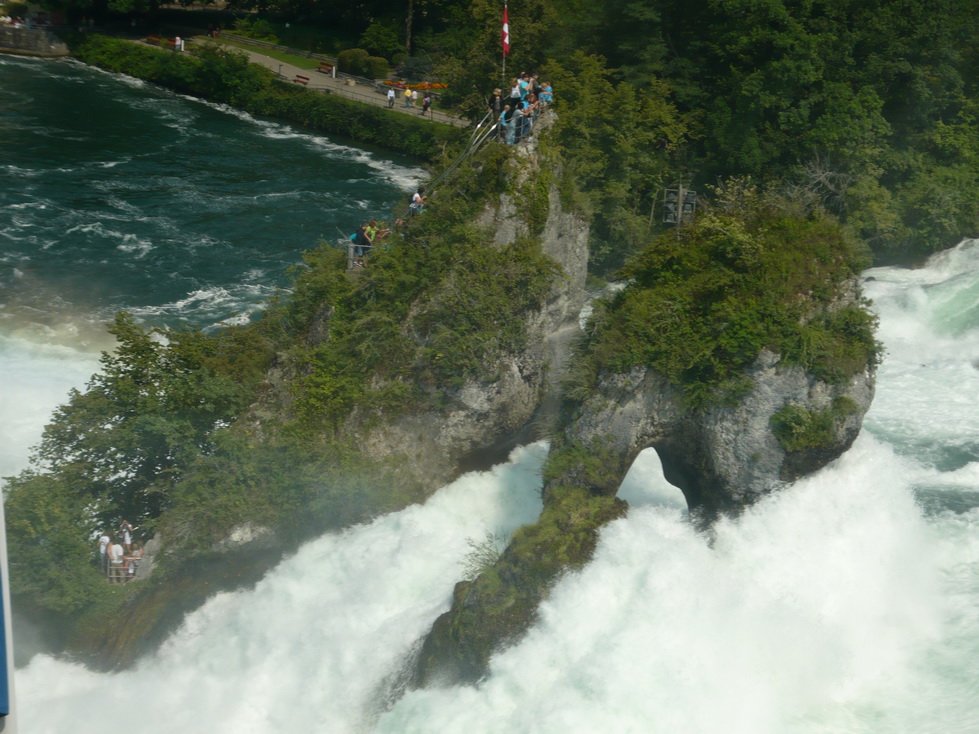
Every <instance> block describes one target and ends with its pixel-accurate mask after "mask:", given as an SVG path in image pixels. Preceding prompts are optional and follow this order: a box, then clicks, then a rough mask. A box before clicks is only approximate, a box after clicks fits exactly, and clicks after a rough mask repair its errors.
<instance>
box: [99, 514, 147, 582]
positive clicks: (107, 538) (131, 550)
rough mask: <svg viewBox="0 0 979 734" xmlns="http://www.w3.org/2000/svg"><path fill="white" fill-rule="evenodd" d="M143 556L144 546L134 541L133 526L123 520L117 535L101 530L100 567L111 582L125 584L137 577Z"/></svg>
mask: <svg viewBox="0 0 979 734" xmlns="http://www.w3.org/2000/svg"><path fill="white" fill-rule="evenodd" d="M142 558H143V547H142V546H141V545H140V544H139V543H134V542H133V526H132V525H130V524H129V521H128V520H123V521H122V523H120V525H119V530H118V531H117V533H116V535H115V536H112V535H110V534H109V532H108V531H107V530H102V531H100V532H99V568H100V569H101V570H102V573H103V574H105V577H106V578H107V579H108V580H109V583H110V584H123V583H126V582H127V581H132V580H133V579H134V578H136V568H137V567H138V566H139V562H140V560H141V559H142Z"/></svg>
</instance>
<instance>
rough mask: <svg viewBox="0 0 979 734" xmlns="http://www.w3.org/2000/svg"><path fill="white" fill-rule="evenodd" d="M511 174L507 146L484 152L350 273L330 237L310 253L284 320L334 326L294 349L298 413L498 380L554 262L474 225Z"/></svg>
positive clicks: (520, 342)
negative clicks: (500, 363) (502, 360)
mask: <svg viewBox="0 0 979 734" xmlns="http://www.w3.org/2000/svg"><path fill="white" fill-rule="evenodd" d="M512 175H513V162H509V163H508V160H507V157H506V156H505V154H504V151H501V150H500V149H499V148H488V149H486V150H484V151H482V152H481V153H480V155H479V156H478V157H477V158H476V159H475V162H474V164H473V165H471V166H467V167H466V168H465V169H464V170H461V171H459V172H458V173H457V174H456V175H455V176H454V177H453V178H451V179H449V180H448V181H446V182H444V183H443V184H442V186H441V187H440V190H439V192H438V195H437V196H435V197H434V198H433V199H432V201H431V202H430V204H429V206H428V207H427V210H426V212H425V215H424V216H421V217H415V218H414V219H412V220H411V222H410V226H408V227H407V228H406V229H405V230H404V231H403V232H402V233H397V234H396V235H395V236H394V237H393V238H392V239H391V240H390V241H389V243H388V244H386V245H385V246H382V247H379V248H375V252H374V254H373V255H372V259H371V265H370V267H369V268H367V269H366V270H365V271H364V272H363V273H362V274H360V276H359V277H358V278H357V280H356V281H355V282H351V281H350V280H348V279H347V277H346V274H345V261H344V258H343V256H342V255H341V254H339V253H337V252H336V251H335V250H333V249H331V248H330V247H329V246H325V245H324V246H322V247H321V248H320V249H319V250H317V251H314V252H312V253H310V254H309V255H308V256H307V257H306V265H307V268H306V269H305V270H303V271H301V272H300V273H299V275H298V277H297V280H296V288H295V293H294V295H293V298H292V299H291V302H290V305H289V308H288V312H287V320H288V323H290V324H292V325H293V328H295V329H298V331H299V333H307V332H308V331H309V330H310V329H311V327H312V325H313V323H314V322H315V321H316V320H317V319H323V318H326V319H328V335H327V336H326V338H324V339H322V340H319V341H318V342H316V343H315V344H312V345H308V346H297V347H296V348H295V349H294V350H293V352H292V357H293V360H294V362H295V363H296V365H297V368H298V369H299V370H300V371H301V372H302V373H303V374H305V377H304V378H303V379H301V380H300V381H299V383H298V385H297V388H296V390H297V394H296V398H297V410H298V412H299V414H300V415H301V416H303V417H304V418H305V419H306V420H315V421H317V422H319V423H321V424H329V423H330V422H331V421H336V420H338V419H341V418H342V417H343V416H344V415H345V414H346V413H347V412H348V411H349V410H350V408H351V407H352V406H353V405H355V404H356V405H359V406H361V407H363V408H366V409H368V410H371V409H386V410H388V411H390V410H393V409H401V408H404V407H406V406H410V405H417V404H419V401H421V402H422V403H426V404H437V403H438V402H439V401H440V400H442V399H443V396H444V394H445V392H446V391H451V390H452V389H453V388H455V387H458V386H459V385H461V384H462V383H463V382H464V381H466V380H468V379H477V380H487V381H492V380H493V379H494V374H493V373H492V366H493V365H494V364H495V363H496V362H497V358H498V357H499V356H500V355H502V354H512V353H517V352H519V351H520V350H521V349H522V348H523V347H524V345H525V340H526V324H525V319H524V318H523V314H524V313H525V312H526V311H528V310H530V309H533V308H535V307H537V306H538V305H539V304H540V303H541V302H542V300H543V299H544V297H545V296H546V294H547V292H548V289H549V287H550V284H551V282H552V280H553V278H554V276H555V274H556V273H555V268H554V265H553V263H552V262H551V261H550V260H548V259H547V258H546V257H544V256H543V255H542V254H541V252H540V247H539V243H538V242H537V241H536V240H534V239H532V238H523V239H518V240H517V241H516V242H514V243H513V244H510V245H506V246H503V247H500V246H497V245H494V244H493V232H492V231H489V230H488V229H487V228H486V227H480V226H478V225H476V223H475V222H476V219H477V216H478V214H479V213H480V211H481V209H482V207H483V205H484V202H485V200H486V199H485V197H486V196H487V195H488V194H490V193H493V192H501V191H503V190H505V189H506V188H507V186H508V185H509V184H508V180H509V178H510V177H511V176H512ZM367 375H370V376H371V378H372V379H370V380H368V379H365V376H367Z"/></svg>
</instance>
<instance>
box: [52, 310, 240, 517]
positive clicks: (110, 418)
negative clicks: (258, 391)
mask: <svg viewBox="0 0 979 734" xmlns="http://www.w3.org/2000/svg"><path fill="white" fill-rule="evenodd" d="M110 332H111V333H112V334H113V335H114V336H115V337H116V338H117V340H118V347H117V348H116V350H115V352H113V353H111V354H110V353H103V355H102V359H101V371H100V372H98V373H97V374H96V375H94V376H93V377H92V379H91V380H90V381H89V383H88V385H87V388H86V390H85V391H84V392H80V391H77V390H75V391H72V393H71V394H70V396H69V402H68V403H67V404H66V405H63V406H61V407H60V408H58V410H57V411H55V414H54V417H53V419H52V421H51V423H50V424H49V425H48V426H47V427H46V428H45V431H44V435H43V438H42V440H41V444H40V446H39V448H38V450H37V453H36V457H35V461H36V462H37V463H39V464H40V465H42V466H43V467H45V468H46V469H47V470H49V471H50V472H52V473H54V474H57V475H60V476H61V477H64V478H65V480H66V481H67V483H68V485H69V486H71V487H72V488H74V489H75V490H76V491H78V492H79V493H81V494H83V495H85V496H87V497H89V502H90V503H91V508H92V511H93V513H94V515H95V517H97V518H98V519H99V520H101V521H104V522H109V523H112V522H114V521H116V520H118V519H119V518H120V517H127V518H128V519H129V520H130V521H132V522H133V523H134V524H140V523H146V522H151V521H152V520H153V519H154V518H156V517H158V516H159V515H160V514H161V512H163V510H164V509H165V508H166V507H167V505H168V496H169V492H170V488H171V487H172V486H173V484H174V482H176V481H177V480H178V479H179V477H180V475H181V472H182V467H184V466H186V465H187V464H188V463H189V462H190V461H191V460H192V459H193V457H194V456H196V455H199V454H206V453H208V452H209V451H210V450H211V447H212V441H211V434H212V432H213V431H214V430H215V429H217V428H219V427H221V426H223V425H225V424H227V423H228V422H229V421H231V420H233V419H234V418H235V417H236V416H237V415H238V413H239V412H240V411H241V410H242V409H243V408H244V407H245V405H247V404H248V402H249V400H250V399H251V397H252V394H253V392H252V389H250V388H251V387H252V385H251V384H250V381H249V380H244V381H241V380H240V379H236V377H241V376H243V375H241V373H239V374H238V375H235V374H233V372H234V371H233V370H230V369H228V365H227V364H225V365H221V361H222V356H221V354H220V352H221V350H222V349H223V348H225V347H226V346H227V345H226V344H222V342H221V340H210V339H208V337H206V336H204V335H202V334H198V333H192V334H184V333H177V332H171V331H161V330H153V331H149V332H147V331H144V330H143V329H142V328H141V327H140V326H139V325H137V324H136V322H135V321H134V320H133V318H132V317H131V316H129V315H128V314H125V313H122V314H119V315H118V316H117V317H116V320H115V323H114V324H113V326H112V327H111V328H110ZM219 365H220V366H221V367H222V369H218V367H219ZM255 366H257V365H252V366H251V368H246V370H245V373H246V374H247V372H249V371H252V372H254V367H255ZM248 377H249V378H251V379H254V374H251V375H248Z"/></svg>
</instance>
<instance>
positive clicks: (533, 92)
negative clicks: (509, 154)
mask: <svg viewBox="0 0 979 734" xmlns="http://www.w3.org/2000/svg"><path fill="white" fill-rule="evenodd" d="M553 102H554V88H553V87H552V86H551V83H550V82H547V81H544V82H542V81H540V80H539V79H538V78H537V75H536V74H528V73H526V72H521V73H520V76H518V77H515V78H514V79H513V80H512V81H511V83H510V92H509V94H508V95H506V96H504V95H503V90H502V89H494V90H493V94H492V95H491V96H490V98H489V110H490V112H491V113H492V114H493V116H494V118H495V119H496V120H497V121H498V122H499V129H500V139H501V140H502V141H503V142H504V143H506V144H507V145H514V144H515V143H519V142H520V141H521V140H527V139H528V138H530V136H531V135H532V134H533V132H534V122H535V121H536V120H537V117H538V115H540V113H541V112H543V111H544V109H546V108H547V107H549V106H550V105H551V104H552V103H553Z"/></svg>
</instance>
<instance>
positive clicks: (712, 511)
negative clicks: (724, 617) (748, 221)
mask: <svg viewBox="0 0 979 734" xmlns="http://www.w3.org/2000/svg"><path fill="white" fill-rule="evenodd" d="M843 288H844V290H846V289H847V288H850V289H855V288H856V286H855V284H848V285H845V286H844V287H843ZM842 295H843V296H844V297H843V298H841V299H840V301H839V302H841V303H852V302H853V301H854V298H855V296H856V294H855V293H849V294H847V293H844V294H842ZM746 372H747V374H746V377H747V381H748V382H747V385H748V386H747V389H746V390H745V391H743V393H742V394H741V397H740V398H739V399H738V400H737V401H736V402H734V403H727V402H724V403H722V404H718V405H712V406H709V407H705V408H698V409H693V408H691V407H689V406H688V403H687V402H686V401H685V400H684V399H683V395H682V394H681V392H680V391H679V390H678V389H677V388H676V387H674V386H673V385H671V384H670V382H669V381H667V380H666V379H664V378H663V377H662V376H661V375H658V374H657V373H656V372H655V371H653V370H651V369H649V368H645V367H637V368H634V369H633V370H631V371H629V372H627V373H625V374H614V373H608V374H605V375H604V376H602V377H601V378H600V379H599V380H598V384H597V386H596V388H595V389H594V390H592V391H591V392H590V393H589V394H588V395H587V397H585V398H584V400H582V401H581V402H580V403H577V404H576V405H574V406H573V407H572V408H571V409H569V410H568V411H567V412H566V414H565V415H564V418H563V421H562V425H563V428H562V430H561V431H560V432H559V434H558V435H557V436H556V437H555V439H554V441H553V442H552V448H551V455H550V457H549V460H548V465H547V467H546V468H545V482H544V490H543V494H544V510H543V512H542V515H541V519H540V521H539V522H538V523H537V524H536V525H533V526H530V527H526V528H522V529H521V530H520V531H518V532H517V533H516V534H515V536H514V538H513V540H512V542H511V544H510V545H509V547H508V548H507V549H506V550H505V552H504V553H503V555H502V556H501V558H500V559H499V561H498V562H497V563H496V564H495V565H494V566H493V567H491V568H488V569H486V570H484V571H483V572H482V573H481V574H480V575H479V576H478V577H477V578H476V579H475V580H473V581H471V582H470V581H465V582H460V583H459V584H457V586H456V588H455V591H454V594H453V599H452V607H451V609H450V610H449V611H448V612H446V613H445V614H443V615H442V616H441V617H439V619H438V620H436V622H435V624H434V625H433V628H432V631H431V633H430V634H429V635H428V637H427V638H426V640H425V641H424V644H423V646H422V648H421V651H420V654H419V658H418V661H417V664H416V666H415V673H414V681H413V682H414V684H415V685H425V684H430V683H432V682H436V681H442V680H449V681H458V680H462V681H470V682H471V681H475V680H477V679H478V678H479V677H480V676H482V675H483V674H484V673H485V670H486V666H487V664H488V662H489V659H490V656H491V655H492V653H493V652H494V650H497V649H499V648H500V647H501V646H505V645H506V644H509V643H512V642H514V641H515V640H517V639H519V637H520V636H521V635H522V634H523V632H524V631H525V630H526V629H527V628H528V627H529V625H530V624H531V623H532V622H533V620H534V617H535V615H536V613H537V608H538V605H539V604H540V602H541V601H542V600H543V599H544V598H545V597H546V595H547V593H548V589H549V587H550V585H551V584H552V583H553V582H554V581H555V580H556V579H557V578H558V577H559V575H560V574H561V573H562V572H563V571H565V570H567V569H568V568H574V567H578V566H581V565H583V564H584V563H586V562H587V561H588V559H589V558H590V557H591V554H592V552H593V549H594V546H595V543H596V541H597V534H598V530H599V528H600V527H601V526H602V525H603V524H605V523H606V522H608V521H609V520H612V519H615V518H617V517H620V516H621V515H622V514H624V512H625V511H626V506H625V503H624V502H622V501H621V500H619V499H617V498H616V497H615V495H616V492H617V491H618V487H619V486H620V484H621V482H622V479H623V478H624V476H625V474H626V472H627V471H628V470H629V468H630V467H631V465H632V463H633V461H634V459H635V458H636V456H637V455H638V454H639V453H640V452H641V451H643V450H644V449H646V448H649V447H652V448H655V449H656V451H657V453H658V454H659V456H660V459H661V460H662V464H663V469H664V473H665V475H666V477H667V479H668V480H669V481H671V482H672V483H673V484H675V485H676V486H678V487H679V488H680V489H681V490H682V491H683V493H684V495H685V497H686V499H687V503H688V506H689V508H690V510H691V511H692V513H694V515H695V517H697V518H698V519H699V520H700V521H701V522H704V523H709V522H710V521H711V520H712V519H714V518H715V517H716V516H717V515H718V514H720V513H733V512H737V511H738V510H739V509H742V508H744V507H746V506H748V505H750V504H751V503H753V502H755V501H756V500H757V499H758V498H760V497H761V496H763V495H764V494H766V493H768V492H771V491H772V490H773V489H775V488H777V487H778V486H780V485H782V484H784V483H785V482H787V481H790V480H793V479H795V478H798V477H800V476H802V475H804V474H807V473H809V472H812V471H814V470H816V469H818V468H820V467H822V466H824V465H825V464H826V463H828V462H829V461H831V460H832V459H834V458H836V457H838V456H839V455H840V454H842V453H843V452H844V451H845V450H846V449H847V448H849V447H850V445H851V444H852V443H853V441H854V439H855V438H856V436H857V434H858V432H859V430H860V426H861V423H862V419H863V416H864V414H865V413H866V411H867V410H868V408H869V407H870V403H871V400H872V398H873V391H874V364H873V361H872V360H871V361H870V362H868V364H867V365H866V367H865V369H863V370H862V371H860V372H859V373H858V374H856V375H854V376H852V377H851V378H850V379H848V380H846V381H842V382H839V381H837V382H833V383H830V382H826V381H824V380H821V379H818V378H817V377H815V376H814V375H812V374H810V373H808V372H807V371H806V370H804V369H803V368H801V367H799V366H798V365H792V364H783V363H782V362H781V360H780V358H779V356H778V355H777V354H774V353H772V352H771V351H768V350H762V352H761V353H760V354H759V355H758V357H757V359H756V360H755V362H754V364H753V365H751V366H750V367H749V368H748V369H747V371H746ZM784 415H791V416H797V417H798V416H801V417H802V419H803V425H804V426H805V425H809V423H812V424H814V425H818V426H819V427H820V431H819V433H818V434H816V435H813V436H802V438H801V440H794V441H793V440H789V439H790V438H793V437H791V436H787V435H780V424H779V418H780V416H784ZM807 421H808V422H807ZM794 438H796V439H799V436H795V437H794Z"/></svg>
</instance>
